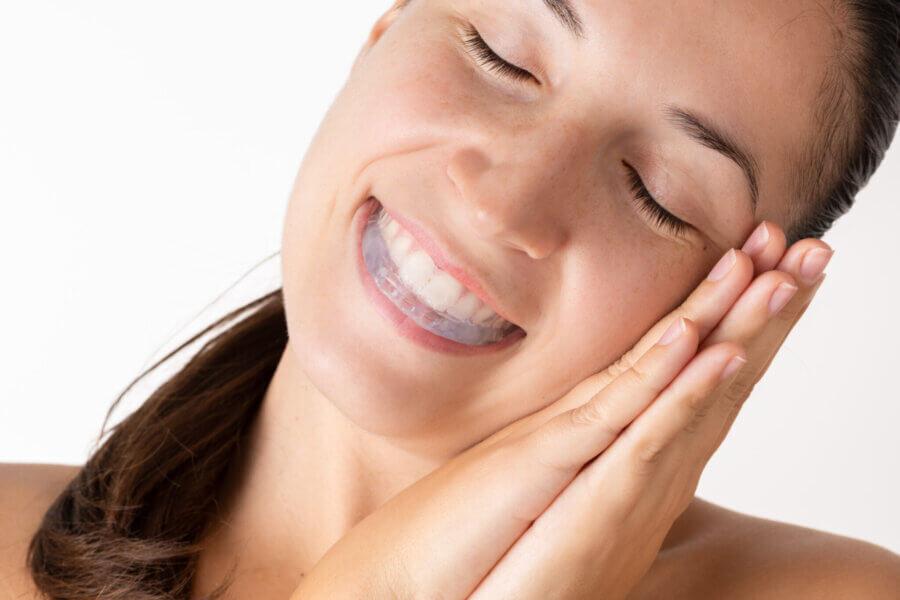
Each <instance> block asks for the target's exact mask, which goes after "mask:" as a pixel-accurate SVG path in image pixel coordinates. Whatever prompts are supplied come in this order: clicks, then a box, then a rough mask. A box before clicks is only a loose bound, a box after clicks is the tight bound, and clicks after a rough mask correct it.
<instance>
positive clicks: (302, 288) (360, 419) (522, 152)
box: [282, 0, 833, 450]
mask: <svg viewBox="0 0 900 600" xmlns="http://www.w3.org/2000/svg"><path fill="white" fill-rule="evenodd" d="M570 3H571V8H572V9H574V10H575V11H577V15H578V16H577V19H578V22H579V23H580V28H579V29H580V34H579V33H576V32H574V31H572V30H571V29H570V26H569V25H566V23H569V24H570V25H571V24H572V22H573V20H572V18H571V17H569V16H567V13H566V10H565V8H564V4H565V2H563V0H555V1H553V0H518V1H516V2H509V1H508V0H413V2H412V3H411V4H410V5H409V6H407V7H406V8H403V9H401V10H392V11H389V12H388V13H387V14H386V15H385V16H384V17H383V18H382V19H381V20H380V21H379V22H378V23H377V24H376V26H375V28H374V29H373V31H372V34H371V37H370V39H369V40H368V41H367V42H366V44H365V46H364V47H363V49H362V51H361V53H360V56H359V58H358V59H357V62H356V63H355V65H354V67H353V70H352V72H351V73H350V76H349V79H348V81H347V83H346V85H345V87H344V88H343V89H342V91H341V92H340V94H339V95H338V97H337V98H336V99H335V101H334V104H333V105H332V107H331V109H330V110H329V112H328V113H327V115H326V116H325V118H324V120H323V122H322V123H321V126H320V128H319V130H318V132H317V134H316V136H315V138H314V140H313V142H312V144H311V146H310V148H309V149H308V151H307V154H306V156H305V157H304V160H303V164H302V165H301V168H300V171H299V174H298V176H297V180H296V183H295V188H294V191H293V194H292V197H291V201H290V205H289V207H288V211H287V215H286V222H285V228H284V239H283V248H282V261H283V263H282V264H283V275H284V294H285V308H286V313H287V320H288V328H289V333H290V340H291V341H290V347H291V350H292V353H293V355H294V356H295V357H296V359H297V360H298V361H299V365H298V366H299V367H300V368H301V369H303V371H304V372H305V373H306V374H307V375H308V377H309V378H310V380H311V381H312V383H313V384H314V385H315V386H316V388H318V390H319V391H321V392H322V393H323V394H325V395H326V396H327V397H328V398H329V399H330V400H331V401H332V402H334V403H335V404H336V405H337V407H338V408H339V409H340V410H341V411H342V412H343V413H344V414H345V415H347V416H348V417H349V418H350V419H352V420H353V421H354V422H355V423H357V424H358V425H359V426H360V427H362V428H364V429H367V430H369V431H371V432H373V433H376V434H380V435H391V436H403V437H426V436H427V437H428V439H430V440H433V441H434V444H435V447H436V448H438V447H440V448H441V449H448V450H449V449H453V448H462V447H465V446H467V445H469V444H472V443H475V442H477V441H478V440H480V439H483V438H484V437H486V436H487V435H490V433H492V432H494V431H496V430H498V429H500V428H502V427H503V426H505V425H506V424H508V423H509V422H511V421H513V420H516V419H518V418H521V417H523V416H525V415H526V414H528V413H531V412H533V411H535V410H538V409H540V408H541V407H543V406H545V405H547V404H548V403H550V402H552V401H553V400H554V399H556V398H558V397H560V396H561V395H563V394H564V393H565V392H567V391H568V390H569V389H571V388H572V387H573V386H574V385H576V384H577V383H578V382H579V381H581V380H582V379H584V378H585V377H587V376H589V375H591V374H592V373H594V372H597V371H599V370H602V369H603V368H604V367H606V366H607V365H608V364H610V363H611V362H613V361H614V360H615V359H616V358H618V357H619V356H620V355H621V354H622V353H623V352H625V351H626V350H627V349H628V348H629V347H630V346H631V345H632V344H634V342H636V341H637V339H638V338H639V337H640V336H641V335H642V334H643V333H644V332H645V331H646V330H647V329H648V328H649V327H650V326H651V325H652V324H653V323H654V322H655V321H656V320H658V319H659V318H660V317H661V316H662V315H664V314H665V313H666V312H668V311H669V310H671V309H672V308H674V307H675V306H676V305H677V304H678V303H679V302H680V301H681V300H682V299H683V298H684V297H685V296H686V295H687V294H688V293H689V292H690V291H691V290H692V289H693V288H694V287H695V286H696V285H697V283H698V282H699V281H700V280H701V279H702V278H703V277H704V276H705V275H706V273H707V271H708V270H709V269H710V268H711V267H712V266H713V264H714V263H715V262H716V260H717V259H718V258H719V257H720V256H721V255H722V254H723V253H724V252H725V251H726V250H727V249H728V248H730V247H734V246H737V247H740V246H741V245H742V243H743V242H744V240H745V238H746V237H747V235H748V234H749V233H750V232H751V231H752V230H753V228H754V226H755V224H756V223H758V222H759V221H761V220H764V219H768V220H771V221H774V222H776V223H778V224H780V225H781V226H782V227H787V226H788V225H790V219H791V218H792V217H791V215H792V212H791V207H792V205H793V204H794V200H793V198H792V197H791V195H790V191H789V190H790V185H789V184H790V181H791V178H790V171H789V168H788V167H789V165H790V164H792V160H793V159H794V157H795V156H796V155H798V154H799V153H800V152H801V150H802V148H803V144H804V143H807V140H808V139H809V137H810V134H811V132H812V131H813V127H814V123H815V118H814V109H813V107H814V99H815V97H816V94H817V92H818V89H819V85H820V82H821V80H822V77H823V74H824V72H825V65H826V61H827V59H828V57H829V55H830V53H831V51H832V46H833V43H832V40H833V37H832V35H833V24H832V23H833V21H832V19H831V17H830V16H829V15H828V14H826V13H825V12H823V9H822V8H821V6H820V5H819V3H817V2H814V1H813V0H810V1H808V2H807V1H806V0H795V1H792V2H784V1H783V0H719V1H712V0H632V1H630V2H604V1H599V0H595V1H590V0H570ZM476 31H477V32H478V34H480V36H481V38H483V40H484V42H486V44H487V45H488V46H489V47H490V48H491V49H493V51H495V52H496V54H498V55H499V56H500V57H502V58H503V59H506V60H507V61H508V62H510V63H512V64H514V65H516V66H517V67H518V68H519V69H522V70H524V71H527V72H529V73H530V74H532V75H533V77H530V76H528V74H527V73H525V72H524V71H515V73H516V74H517V75H519V76H521V77H520V78H516V76H515V75H514V76H512V77H510V76H509V75H510V73H512V71H510V70H509V69H508V68H506V67H502V68H496V65H494V66H492V65H491V64H490V63H489V62H487V60H490V59H486V56H487V55H486V51H485V49H484V48H479V46H478V45H477V43H478V42H477V36H476V34H475V32H476ZM695 120H696V122H695ZM701 124H702V125H701ZM704 127H705V129H704ZM713 130H714V131H715V132H718V134H719V135H720V136H721V137H722V138H723V139H722V140H720V141H713V137H712V135H713V134H712V131H713ZM724 145H728V146H733V150H725V149H724ZM635 173H636V174H637V177H639V178H640V180H641V181H642V182H643V183H644V184H646V188H647V190H648V192H649V193H650V194H651V195H652V196H653V197H654V198H655V199H656V201H658V203H659V204H660V205H661V206H662V208H663V209H664V210H665V211H668V213H671V215H674V216H675V217H677V218H678V219H680V220H681V221H683V222H684V223H685V225H684V226H681V225H674V226H673V223H672V222H671V221H670V220H669V217H668V216H663V215H664V213H661V212H659V210H658V209H655V208H653V207H652V205H648V204H646V202H648V200H647V198H646V197H645V196H644V195H643V193H638V194H636V193H635V191H634V189H633V187H634V184H635ZM754 190H755V192H754ZM370 197H374V198H376V199H377V203H378V204H374V203H373V202H371V201H370V202H367V200H368V199H369V198H370ZM379 206H383V207H384V208H385V209H386V210H387V211H389V212H390V213H391V214H392V215H394V216H395V217H396V219H397V220H398V221H400V222H403V223H404V224H405V225H406V227H405V228H401V230H400V233H399V234H397V235H401V236H402V235H407V233H405V232H404V229H405V230H408V231H410V232H412V233H413V235H414V237H415V238H418V240H419V242H420V243H421V249H422V250H424V251H426V253H427V254H430V255H431V257H432V258H435V259H437V260H436V261H435V262H438V264H439V265H440V264H443V263H442V262H441V258H440V256H439V255H443V256H444V259H445V260H446V261H447V262H448V263H449V264H450V265H453V266H454V267H456V268H457V269H459V270H454V268H453V267H449V266H447V268H446V269H445V271H446V273H444V274H440V272H439V271H435V272H432V278H433V277H436V276H438V275H439V274H440V275H441V276H442V277H443V276H444V275H450V274H453V275H455V276H456V277H455V279H457V280H462V282H463V283H466V284H467V287H465V288H462V291H461V292H460V289H459V288H454V287H453V285H451V284H447V285H446V286H444V288H441V289H445V288H448V289H450V290H451V291H453V292H454V293H456V292H459V293H461V294H463V295H464V294H466V293H470V294H472V293H475V295H476V296H478V295H480V296H481V300H488V301H489V304H493V307H494V309H495V310H496V311H497V312H498V313H499V314H501V315H504V316H505V317H506V318H507V319H508V320H509V321H511V322H512V323H514V324H516V325H517V326H518V327H519V328H521V329H522V330H524V332H525V335H524V336H521V334H514V335H513V337H512V338H511V340H512V342H511V343H509V340H507V342H506V343H501V346H502V347H501V348H500V349H493V347H487V348H486V347H481V346H474V345H468V346H467V345H464V344H461V345H453V344H449V345H448V344H443V345H442V344H440V343H438V342H437V341H436V340H439V339H442V338H439V337H437V336H433V334H430V333H427V332H426V331H425V330H424V329H422V328H421V327H419V326H418V325H415V324H414V323H413V321H411V320H410V319H408V318H404V316H403V315H404V313H403V312H401V311H400V309H397V308H393V306H394V305H393V304H391V303H390V301H387V299H386V296H385V295H384V294H383V293H382V292H380V291H379V290H378V289H377V287H375V285H374V284H373V279H372V277H371V275H370V274H369V269H367V268H365V265H364V264H362V263H361V262H360V260H361V259H360V255H361V249H360V233H359V232H360V229H361V226H362V225H363V223H364V221H365V217H366V215H367V213H368V212H369V211H370V210H371V209H372V208H373V207H374V208H375V209H378V208H379ZM392 231H393V230H392ZM423 232H424V234H423ZM379 235H380V233H379ZM388 235H390V234H388ZM423 237H425V238H430V240H431V242H427V241H423ZM392 239H393V238H392ZM416 244H417V242H414V243H412V245H411V248H412V250H416V248H418V246H417V245H416ZM397 251H398V252H400V254H399V255H398V256H401V255H403V251H402V250H397ZM407 252H409V251H408V250H407ZM408 257H409V255H408V254H407V255H405V258H408ZM405 258H403V259H401V258H398V259H397V264H398V265H399V266H398V267H397V268H398V269H399V270H400V271H401V273H403V269H404V267H403V264H404V263H403V260H405ZM425 262H426V263H427V261H425ZM361 265H362V268H361ZM445 266H446V265H445ZM423 268H424V269H425V270H426V271H427V269H429V268H430V265H428V266H426V267H421V266H418V267H416V266H410V267H407V270H406V274H407V275H408V276H409V277H410V278H414V277H415V276H417V275H416V273H418V276H422V272H423V271H422V269H423ZM410 273H412V275H410ZM462 273H465V275H463V274H462ZM426 279H427V277H426ZM403 281H411V280H410V279H403ZM444 283H446V280H445V281H444ZM422 285H427V284H422ZM448 286H449V287H448ZM479 286H480V288H481V290H480V291H479V290H478V289H477V288H478V287H479ZM423 289H424V288H419V291H420V292H422V290H423ZM422 293H424V292H422ZM461 297H462V296H460V298H461ZM445 303H446V301H445ZM473 306H477V307H478V309H479V310H481V308H480V306H481V305H477V304H473ZM449 310H450V308H449V307H447V308H446V309H444V313H442V314H444V315H445V316H446V313H447V311H449ZM466 310H469V308H468V307H462V308H461V307H457V308H456V311H457V313H460V312H462V313H465V312H466ZM489 313H490V307H489V308H488V309H487V313H484V314H489ZM460 350H463V351H462V352H460ZM466 350H468V351H466ZM486 350H488V351H486Z"/></svg>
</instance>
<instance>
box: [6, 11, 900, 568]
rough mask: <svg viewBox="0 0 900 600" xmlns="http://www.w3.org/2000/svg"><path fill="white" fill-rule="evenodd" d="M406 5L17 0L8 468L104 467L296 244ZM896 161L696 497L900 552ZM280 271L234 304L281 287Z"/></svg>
mask: <svg viewBox="0 0 900 600" xmlns="http://www.w3.org/2000/svg"><path fill="white" fill-rule="evenodd" d="M389 4H390V2H389V0H380V1H378V2H373V1H372V0H366V1H362V0H357V1H351V0H343V1H341V2H321V3H319V2H315V3H314V2H302V1H301V2H298V1H297V0H291V1H274V0H266V1H257V2H253V3H249V2H241V3H237V2H222V1H218V2H207V1H204V2H197V1H195V2H185V1H184V0H179V1H177V2H175V1H173V0H156V1H154V2H143V3H136V2H120V1H112V0H108V1H99V0H83V1H81V2H77V3H76V2H67V1H63V0H58V1H49V0H29V1H28V2H14V1H12V0H0V256H2V267H3V268H2V282H3V284H2V296H0V309H2V310H0V327H2V329H0V331H2V338H3V345H2V349H0V365H2V367H0V461H6V462H11V461H13V462H14V461H20V462H62V463H70V464H77V463H79V462H82V461H83V460H84V459H85V458H86V456H87V453H88V450H89V448H90V445H91V444H92V442H93V441H94V438H95V436H96V434H97V432H98V430H99V427H100V424H101V422H102V420H103V417H104V414H105V412H106V409H107V407H108V406H109V404H110V402H111V401H112V400H113V399H114V398H115V397H116V396H117V395H118V394H119V393H120V392H122V391H123V389H124V388H125V386H126V385H128V383H130V382H131V380H132V379H133V378H134V377H135V376H137V375H138V374H139V373H140V372H141V371H143V369H144V368H145V367H147V366H149V364H150V359H151V358H153V357H158V356H160V355H159V354H158V352H157V351H158V350H161V349H162V348H163V347H165V348H166V349H169V348H171V347H172V345H173V343H174V342H175V341H176V340H177V341H180V340H182V339H184V338H185V337H186V334H187V333H192V332H193V331H194V330H195V329H196V327H197V326H198V325H200V324H201V323H206V322H207V321H208V319H209V318H211V317H212V316H213V313H214V312H215V311H214V310H212V311H207V312H206V313H204V314H203V315H202V316H201V318H200V319H199V320H197V321H194V322H193V323H192V324H191V321H192V319H193V318H194V317H195V316H196V315H197V314H198V313H199V312H200V311H201V310H203V309H204V307H206V306H207V305H208V304H209V303H210V302H211V301H213V300H214V299H215V298H216V297H217V296H218V295H219V294H220V293H221V292H222V291H224V290H225V288H226V287H228V286H229V285H231V284H232V283H234V282H235V281H236V280H237V279H238V278H239V277H240V276H241V275H242V274H243V273H244V272H245V271H247V270H248V269H250V268H251V267H253V266H254V265H255V264H257V263H258V262H259V261H260V260H262V259H264V258H265V257H267V256H270V255H272V253H274V252H276V251H277V250H278V249H279V244H280V237H281V225H282V218H283V214H284V209H285V206H286V202H287V198H288V194H289V192H290V188H291V184H292V181H293V177H294V175H295V172H296V169H297V167H298V165H299V163H300V159H301V157H302V155H303V152H304V151H305V149H306V147H307V144H308V143H309V140H310V138H311V136H312V134H313V132H314V130H315V128H316V126H317V125H318V123H319V121H320V119H321V117H322V115H323V114H324V112H325V110H326V109H327V107H328V106H329V104H330V103H331V100H332V99H333V97H334V95H335V94H336V92H337V90H338V89H339V87H340V85H341V84H342V83H343V81H344V79H345V77H346V74H347V72H348V69H349V67H350V65H351V63H352V60H353V58H354V56H355V54H356V52H357V50H358V48H359V47H360V45H361V44H362V43H363V41H364V39H365V37H366V35H367V34H368V28H369V26H370V25H371V24H372V23H373V22H374V21H375V19H376V18H377V16H378V15H379V14H380V13H381V11H382V10H383V9H386V8H387V7H388V5H389ZM310 7H312V8H310ZM898 145H900V144H897V145H895V148H894V150H893V152H892V153H891V154H889V156H888V158H887V160H886V162H885V164H884V165H883V166H882V167H881V170H880V172H879V173H878V174H877V175H876V176H875V178H874V179H873V180H872V182H871V184H870V185H869V187H868V188H867V189H866V190H865V191H863V192H862V193H861V194H860V195H859V200H858V205H857V207H855V208H854V209H853V211H852V212H851V213H850V214H849V215H848V216H846V217H845V218H844V219H842V220H841V221H839V224H838V225H837V226H836V227H835V228H834V229H833V230H832V231H831V232H830V233H829V234H828V235H827V236H826V238H825V239H826V241H828V242H829V243H830V244H832V245H833V246H834V247H835V248H836V250H837V252H836V254H835V257H834V259H833V260H832V263H831V265H830V267H829V273H830V275H829V279H828V281H826V283H825V285H824V286H823V287H822V289H821V290H820V292H819V296H818V297H817V299H816V301H815V302H814V304H813V305H812V306H811V307H810V309H809V311H808V313H807V315H806V316H805V317H804V320H803V321H802V322H801V323H800V324H799V325H798V326H797V328H796V329H795V331H794V333H793V334H792V336H791V338H790V339H789V340H788V342H787V344H786V345H785V347H784V349H783V350H782V352H781V354H780V355H779V357H778V358H777V359H776V361H775V362H774V363H773V365H772V367H771V369H770V371H769V373H768V375H767V376H766V378H765V379H764V381H763V382H762V383H761V384H760V385H759V386H758V387H757V390H756V392H755V393H754V395H753V397H751V399H750V400H749V401H748V403H747V405H746V406H745V408H744V409H743V411H742V413H741V415H740V417H739V419H738V420H737V422H736V423H735V425H734V427H733V429H732V432H731V433H730V434H729V437H728V439H726V441H725V443H724V444H723V446H722V447H721V448H720V450H719V452H718V453H717V454H716V455H715V456H714V457H713V459H712V461H711V462H710V464H709V466H708V467H707V470H706V472H705V474H704V476H703V479H702V480H701V484H700V489H699V492H698V494H699V495H700V496H701V497H703V498H706V499H707V500H710V501H712V502H716V503H719V504H722V505H725V506H727V507H729V508H733V509H736V510H739V511H742V512H748V513H751V514H755V515H759V516H763V517H767V518H771V519H776V520H782V521H789V522H793V523H799V524H802V525H806V526H809V527H813V528H816V529H824V530H827V531H832V532H835V533H840V534H843V535H849V536H852V537H857V538H862V539H865V540H868V541H871V542H874V543H877V544H879V545H882V546H886V547H888V548H890V549H892V550H893V551H895V552H900V517H898V515H897V508H898V507H900V484H898V475H900V441H898V435H897V429H898V424H900V394H898V393H897V390H896V382H897V377H898V370H900V365H898V363H900V350H898V338H900V322H898V319H897V318H896V312H895V306H896V301H897V298H898V297H900V285H898V283H897V275H898V269H897V260H898V258H900V252H898V249H897V241H896V239H897V236H896V232H897V228H898V226H900V203H898V193H897V192H898V190H900V150H898V148H897V146H898ZM277 261H278V257H275V258H273V259H271V260H269V261H268V262H267V263H265V265H264V266H263V267H262V268H261V269H259V270H257V271H256V273H255V274H254V275H253V276H252V277H251V278H249V279H248V280H247V281H245V282H244V283H243V284H241V285H240V286H239V287H238V288H237V290H236V291H235V292H234V293H232V294H230V295H229V296H228V297H226V299H225V300H224V304H221V303H220V305H221V306H222V307H223V308H222V310H224V308H227V307H229V306H236V305H237V303H238V302H240V301H242V300H244V299H249V298H251V297H254V296H255V295H257V293H261V292H262V291H265V290H268V289H271V288H272V287H274V286H277V285H278V281H277V280H275V279H274V278H277V276H278V264H277ZM217 306H219V305H217ZM222 310H219V313H221V312H222ZM219 313H216V314H219ZM188 325H190V326H189V327H188V328H187V329H185V330H184V331H182V332H181V333H180V334H179V335H177V336H176V337H175V338H173V336H175V334H176V333H177V332H178V330H179V329H180V328H182V327H184V326H188ZM140 399H141V398H137V399H136V400H135V401H140Z"/></svg>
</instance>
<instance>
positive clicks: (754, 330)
mask: <svg viewBox="0 0 900 600" xmlns="http://www.w3.org/2000/svg"><path fill="white" fill-rule="evenodd" d="M798 289H799V287H798V286H797V285H795V281H794V278H793V277H791V276H790V275H789V274H788V273H784V272H782V271H768V272H766V273H763V274H762V275H760V276H759V277H757V278H756V280H754V282H753V283H752V284H750V287H748V288H747V290H746V291H745V292H744V293H743V294H742V295H741V297H740V298H739V299H738V301H737V302H735V304H734V306H733V307H732V308H731V310H730V311H728V314H727V315H725V317H724V318H723V319H722V320H721V321H720V322H719V324H718V325H717V326H716V328H715V329H713V331H712V332H710V334H709V336H707V338H706V339H705V340H703V343H702V344H701V348H706V347H709V346H713V345H715V344H718V343H720V342H726V341H733V342H737V343H739V344H742V345H745V344H747V343H749V342H751V341H752V340H753V339H754V338H756V336H758V335H760V333H761V332H762V331H763V329H764V327H765V326H766V325H768V323H769V321H770V320H771V319H772V317H773V316H775V315H776V314H778V313H779V312H781V310H782V309H784V308H785V306H786V305H787V304H788V302H790V301H791V299H792V298H793V297H794V295H795V294H796V293H797V291H798Z"/></svg>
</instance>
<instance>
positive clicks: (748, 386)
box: [673, 240, 833, 465]
mask: <svg viewBox="0 0 900 600" xmlns="http://www.w3.org/2000/svg"><path fill="white" fill-rule="evenodd" d="M802 242H803V243H801V242H797V244H794V246H792V247H791V249H790V251H789V252H788V254H787V255H785V257H784V259H783V260H782V262H781V263H780V264H779V267H780V268H784V269H786V271H787V272H786V273H785V274H786V275H790V276H791V277H792V279H793V280H794V281H795V282H796V283H797V284H798V287H799V290H798V291H797V292H796V293H795V294H794V296H793V297H792V298H791V299H790V301H789V302H788V303H787V305H786V306H785V307H784V308H783V309H782V310H780V311H779V312H778V313H777V314H776V315H774V316H773V318H772V319H771V320H770V321H769V322H768V323H767V324H766V325H765V327H763V328H762V330H761V331H760V332H759V333H758V334H756V335H752V333H751V336H750V337H748V338H745V339H743V340H742V341H741V343H743V344H744V347H745V348H746V352H747V357H748V365H747V367H746V368H744V369H743V370H742V372H741V373H740V375H739V376H738V377H736V378H735V380H734V382H733V383H732V384H731V385H730V386H729V387H728V388H726V389H725V390H724V391H723V392H722V396H723V397H722V398H719V399H717V400H716V403H715V407H714V409H713V410H712V411H711V414H710V415H709V419H708V420H709V422H708V423H707V424H704V425H703V426H702V427H698V432H697V436H698V437H699V438H700V439H699V440H697V439H694V440H691V441H690V442H686V444H688V443H689V444H692V445H694V446H695V447H696V452H698V453H699V454H698V456H700V457H701V458H702V460H703V464H704V465H705V464H706V462H707V461H708V460H709V458H711V457H712V454H713V453H714V452H715V451H716V450H717V449H718V448H719V446H721V444H722V441H724V439H725V437H726V435H727V434H728V432H729V431H730V429H731V426H732V424H733V423H734V421H735V419H736V418H737V415H738V413H739V412H740V409H741V407H742V406H743V404H744V402H746V400H747V398H748V397H749V395H750V393H751V392H752V390H753V388H754V387H755V385H756V384H757V383H758V382H759V380H760V379H761V378H762V376H763V375H764V374H765V372H766V371H767V370H768V368H769V365H770V364H771V363H772V360H774V358H775V356H776V355H777V353H778V350H779V349H780V348H781V346H782V345H783V344H784V341H785V340H786V339H787V336H788V335H789V334H790V332H791V331H792V330H793V328H794V326H795V325H796V324H797V322H798V321H799V320H800V318H801V317H802V316H803V314H804V313H805V312H806V309H807V308H808V307H809V305H810V302H811V301H812V299H813V297H814V296H815V294H816V292H817V291H818V290H819V287H820V286H821V285H822V282H823V281H824V278H825V276H824V274H823V271H824V268H825V266H826V265H827V263H828V260H829V259H830V258H831V255H832V254H833V251H832V250H831V249H830V247H828V245H827V244H825V243H824V242H822V241H820V240H803V241H802ZM804 266H805V270H804ZM773 273H774V272H773ZM767 275H768V274H767ZM804 280H805V281H804ZM809 282H814V283H812V284H811V285H810V284H809ZM726 319H727V317H726ZM723 323H724V321H723ZM712 335H716V333H715V332H714V333H713V334H711V337H712ZM673 453H678V451H677V450H673ZM682 454H683V453H682Z"/></svg>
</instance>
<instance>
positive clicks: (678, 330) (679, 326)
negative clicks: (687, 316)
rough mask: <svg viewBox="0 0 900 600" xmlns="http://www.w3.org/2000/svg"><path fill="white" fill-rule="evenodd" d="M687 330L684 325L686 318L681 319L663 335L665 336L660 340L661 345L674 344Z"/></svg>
mask: <svg viewBox="0 0 900 600" xmlns="http://www.w3.org/2000/svg"><path fill="white" fill-rule="evenodd" d="M685 329H687V326H686V325H685V324H684V317H681V318H679V319H678V320H677V321H675V322H674V323H672V324H671V325H670V326H669V328H668V329H667V330H666V332H665V333H664V334H663V336H662V337H661V338H659V345H660V346H665V345H667V344H671V343H672V342H674V341H675V340H677V339H678V338H679V337H680V336H681V334H682V333H684V330H685Z"/></svg>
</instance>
